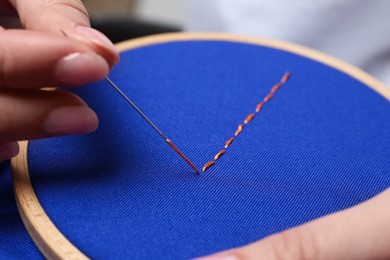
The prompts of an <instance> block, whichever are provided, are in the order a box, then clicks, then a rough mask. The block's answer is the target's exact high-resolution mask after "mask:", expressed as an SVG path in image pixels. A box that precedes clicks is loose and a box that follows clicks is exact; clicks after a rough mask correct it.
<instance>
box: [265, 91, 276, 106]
mask: <svg viewBox="0 0 390 260" xmlns="http://www.w3.org/2000/svg"><path fill="white" fill-rule="evenodd" d="M273 96H274V93H272V92H271V93H269V94H268V95H267V96H265V98H264V103H267V102H268V101H270V99H271V98H272V97H273Z"/></svg>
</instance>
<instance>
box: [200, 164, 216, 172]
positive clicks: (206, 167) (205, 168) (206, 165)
mask: <svg viewBox="0 0 390 260" xmlns="http://www.w3.org/2000/svg"><path fill="white" fill-rule="evenodd" d="M214 164H215V162H214V161H209V162H208V163H206V164H205V166H203V168H202V172H205V171H206V170H207V169H208V168H210V167H211V166H213V165H214Z"/></svg>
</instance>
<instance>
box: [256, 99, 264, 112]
mask: <svg viewBox="0 0 390 260" xmlns="http://www.w3.org/2000/svg"><path fill="white" fill-rule="evenodd" d="M263 106H264V101H261V102H260V103H259V104H258V105H257V106H256V113H259V112H260V110H261V109H262V108H263Z"/></svg>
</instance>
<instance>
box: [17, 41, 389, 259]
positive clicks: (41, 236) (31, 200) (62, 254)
mask: <svg viewBox="0 0 390 260" xmlns="http://www.w3.org/2000/svg"><path fill="white" fill-rule="evenodd" d="M196 40H215V41H231V42H239V43H240V42H241V43H248V44H254V45H260V46H265V47H271V48H275V49H279V50H283V51H287V52H291V53H295V54H298V55H300V56H303V57H307V58H309V59H312V60H315V61H318V62H320V63H323V64H326V65H328V66H330V67H333V68H335V69H337V70H339V71H342V72H344V73H346V74H348V75H349V76H351V77H353V78H355V79H357V80H359V81H360V82H362V83H364V84H365V85H367V86H369V87H370V88H372V89H373V90H374V91H376V92H378V93H379V94H380V95H382V96H383V97H385V98H386V99H387V100H389V101H390V88H387V87H385V86H384V85H383V84H382V83H380V82H379V81H377V80H376V79H374V78H373V77H372V76H370V75H368V74H367V73H365V72H363V71H362V70H360V69H358V68H355V67H353V66H351V65H348V64H346V63H344V62H342V61H339V60H337V59H335V58H332V57H329V56H327V55H325V54H322V53H320V52H317V51H314V50H311V49H308V48H306V47H302V46H298V45H294V44H290V43H285V42H279V41H275V40H267V39H260V38H254V37H247V36H237V35H230V34H222V33H170V34H161V35H155V36H148V37H143V38H139V39H136V40H130V41H125V42H122V43H119V44H117V45H116V46H117V49H118V50H119V51H127V50H132V49H135V48H139V47H144V46H148V45H153V44H160V43H168V42H177V41H196ZM19 145H20V153H19V155H18V156H17V157H15V158H14V159H12V162H11V165H12V176H13V185H14V192H15V198H16V202H17V205H18V209H19V213H20V215H21V217H22V220H23V222H24V225H25V226H26V228H27V230H28V232H29V234H30V235H31V237H32V239H33V240H34V242H35V244H36V245H37V246H38V248H39V249H40V251H41V252H42V254H43V255H44V256H45V257H46V258H49V259H53V258H55V259H57V258H60V259H64V258H65V259H88V257H87V256H86V255H84V254H83V253H82V252H81V251H80V250H79V249H78V248H76V247H75V246H74V245H73V244H72V243H71V242H70V241H69V240H67V238H66V237H65V236H64V235H63V234H62V233H61V232H60V231H59V230H58V229H57V228H56V226H55V225H54V224H53V223H52V222H51V220H50V219H49V217H48V216H47V215H46V213H45V211H44V209H43V208H42V206H41V204H40V202H39V200H38V198H37V196H36V195H35V192H34V188H33V186H32V184H31V181H30V177H29V170H28V154H27V151H28V150H27V147H28V141H22V142H20V143H19Z"/></svg>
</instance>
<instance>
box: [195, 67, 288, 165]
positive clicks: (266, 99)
mask: <svg viewBox="0 0 390 260" xmlns="http://www.w3.org/2000/svg"><path fill="white" fill-rule="evenodd" d="M290 77H291V73H290V72H289V71H287V72H286V73H284V75H283V77H282V78H281V79H280V81H279V82H278V83H276V84H275V85H274V86H273V87H272V88H271V90H270V92H269V93H268V94H267V95H266V96H265V97H264V99H263V100H262V101H260V103H259V104H257V106H256V109H255V111H256V112H255V113H251V114H249V115H248V116H247V117H246V118H245V120H244V123H243V124H239V125H238V127H237V130H236V132H235V133H234V136H232V137H230V138H229V140H227V141H226V143H225V146H224V147H225V149H228V148H229V146H230V145H231V144H232V143H233V141H234V138H235V137H237V136H238V135H239V134H241V133H242V131H243V130H244V126H245V125H247V124H249V123H250V122H251V121H252V120H253V118H254V117H255V116H256V115H257V114H258V113H259V112H260V111H261V109H262V108H263V106H264V105H265V103H267V102H269V101H270V100H271V98H273V96H274V94H275V93H276V91H278V90H279V89H280V88H281V87H282V86H283V85H284V84H285V83H286V82H287V80H288V79H289V78H290ZM225 153H226V150H224V149H222V150H220V151H219V152H218V153H217V154H216V155H215V156H214V159H213V160H211V161H209V162H207V163H206V164H205V165H204V166H203V168H202V172H205V171H207V170H208V169H209V168H210V167H211V166H213V165H214V164H215V162H216V161H217V160H218V159H219V158H220V157H221V156H222V155H223V154H225Z"/></svg>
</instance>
